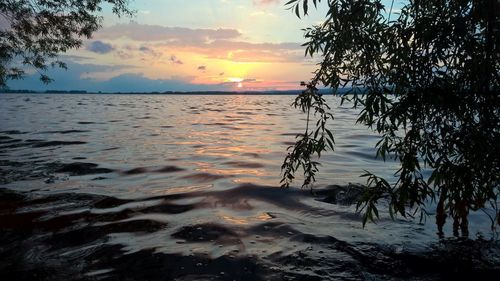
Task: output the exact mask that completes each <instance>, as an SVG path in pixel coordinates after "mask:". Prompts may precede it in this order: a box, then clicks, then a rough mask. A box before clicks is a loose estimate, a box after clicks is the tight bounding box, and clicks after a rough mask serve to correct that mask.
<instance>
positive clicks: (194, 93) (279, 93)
mask: <svg viewBox="0 0 500 281" xmlns="http://www.w3.org/2000/svg"><path fill="white" fill-rule="evenodd" d="M302 91H303V90H288V91H192V92H181V91H175V92H174V91H166V92H88V91H78V90H73V91H57V90H54V91H31V90H3V91H0V95H2V94H45V95H75V94H87V95H220V96H224V95H255V96H258V95H282V96H285V95H298V94H300V93H301V92H302ZM347 91H348V89H341V90H338V91H337V93H338V94H343V93H345V92H347ZM319 92H320V93H322V94H331V93H332V90H331V89H320V90H319Z"/></svg>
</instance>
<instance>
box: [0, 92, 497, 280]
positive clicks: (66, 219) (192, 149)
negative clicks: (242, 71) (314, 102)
mask: <svg viewBox="0 0 500 281" xmlns="http://www.w3.org/2000/svg"><path fill="white" fill-rule="evenodd" d="M293 99H294V97H293V96H244V95H232V96H198V95H192V96H191V95H175V96H159V95H158V96H157V95H0V131H1V132H0V161H1V162H0V165H1V166H0V168H1V170H0V171H1V172H2V174H0V176H1V182H0V183H1V184H2V186H3V187H6V188H8V189H11V190H15V191H17V192H22V193H21V194H23V196H26V198H25V197H22V198H18V197H15V196H14V199H12V198H10V197H9V199H8V200H7V199H5V200H4V201H1V200H0V202H3V203H1V204H0V206H3V208H2V211H1V212H0V214H2V215H3V216H2V218H3V219H0V221H3V222H2V223H0V225H1V226H2V228H3V229H6V230H7V229H8V230H9V231H14V232H13V233H14V234H12V233H11V232H8V233H7V234H6V237H0V238H3V239H4V240H5V239H7V240H8V239H12V243H13V244H12V245H15V247H17V249H24V250H25V251H26V254H25V255H23V258H22V259H23V260H24V263H28V264H35V265H38V267H37V266H34V265H33V266H32V267H33V268H35V269H36V270H39V267H41V268H43V270H41V272H38V271H36V273H37V274H39V275H38V276H44V275H43V274H46V275H51V276H54V274H55V273H54V272H52V271H50V270H51V269H53V270H54V271H55V272H58V273H57V274H55V276H56V277H58V278H65V275H64V274H68V275H69V276H79V278H82V279H86V278H90V279H92V278H97V279H101V278H104V279H106V278H111V279H114V278H118V279H120V278H119V276H121V275H120V274H126V275H127V274H132V276H134V278H137V279H149V278H152V279H157V278H159V277H160V276H163V277H164V276H168V277H169V278H181V279H190V278H191V279H200V278H201V279H203V278H206V279H224V280H225V279H228V280H233V279H244V280H257V279H260V278H263V279H266V278H270V279H277V278H278V277H279V278H281V279H294V278H295V279H297V278H298V279H297V280H301V279H303V278H306V277H307V278H309V279H318V280H321V279H332V280H336V279H355V280H357V279H367V278H368V279H370V278H375V277H374V276H379V277H378V278H382V277H380V276H384V275H385V274H387V273H384V272H383V273H380V272H379V271H380V270H379V271H377V265H370V262H367V261H368V260H369V259H374V258H375V259H377V260H381V261H384V259H387V261H386V263H387V264H395V261H398V262H401V259H400V258H397V257H396V258H395V257H394V255H396V256H397V255H398V254H401V253H408V252H422V251H424V252H425V251H427V250H429V248H430V247H431V245H433V243H435V242H437V236H436V235H435V232H436V230H435V227H434V224H433V219H432V217H430V219H429V220H428V222H427V223H426V224H419V223H418V221H406V220H397V221H396V222H393V221H391V220H389V219H387V216H386V215H384V213H383V214H382V217H383V218H382V219H381V220H380V221H379V222H378V223H377V224H370V225H368V226H367V227H366V228H364V229H363V228H362V226H361V222H360V218H359V216H358V215H356V214H355V212H354V209H355V208H354V206H349V205H338V204H330V203H325V202H322V201H320V200H319V199H321V198H319V197H320V196H318V195H317V196H313V195H311V194H310V193H309V192H308V191H303V190H300V189H298V188H292V189H288V190H283V189H280V188H277V186H279V180H280V166H281V164H282V161H283V158H284V156H285V153H286V148H287V147H288V146H289V145H291V144H293V141H294V136H295V135H296V134H297V133H300V132H302V131H303V130H304V126H305V123H304V117H305V116H304V115H302V114H300V113H299V112H298V111H297V110H296V109H293V108H291V107H290V106H289V105H290V104H291V102H292V100H293ZM328 99H329V102H330V104H331V105H332V107H333V108H334V115H335V117H336V119H335V121H334V122H333V124H332V129H333V131H334V132H335V135H336V151H335V152H334V153H332V152H330V153H327V154H325V155H323V156H322V159H321V162H322V164H323V167H322V168H321V173H320V175H319V176H318V178H317V180H318V182H317V185H316V186H317V188H319V190H321V188H323V187H326V186H328V185H347V184H349V183H363V182H364V180H363V179H361V178H360V177H359V175H360V174H362V173H363V171H364V170H369V171H371V172H375V173H377V174H379V175H383V176H386V177H390V176H391V175H392V174H393V173H394V171H395V170H396V169H397V165H396V163H394V162H390V161H389V162H383V161H381V160H378V159H375V150H374V148H373V146H374V144H375V143H376V141H377V136H376V135H375V134H373V133H372V132H370V131H368V130H367V129H366V128H364V127H362V126H356V125H354V123H355V119H356V112H355V111H354V110H353V109H351V108H349V107H340V106H339V101H338V100H337V98H335V97H328ZM296 185H300V178H299V179H298V181H297V182H296ZM319 193H320V194H321V192H319ZM2 204H3V205H2ZM383 204H384V203H383V202H381V205H382V206H383ZM431 211H432V210H431ZM471 217H472V218H471V230H472V231H471V233H474V234H476V233H481V235H483V236H486V237H490V236H492V235H494V233H492V232H491V231H490V229H489V225H490V224H489V220H488V218H487V217H486V216H484V215H481V214H480V213H477V214H472V215H471ZM13 220H15V221H16V222H15V223H14V222H12V221H13ZM26 229H30V231H31V232H29V233H28V234H26V233H25V232H26ZM19 231H20V233H21V234H19V233H18V232H19ZM23 231H24V232H23ZM32 231H35V232H36V231H39V232H40V233H41V234H40V235H34V234H33V232H32ZM37 233H38V232H37ZM448 233H449V234H450V235H451V231H449V230H448ZM9 235H10V236H9ZM22 235H25V236H26V237H25V236H22ZM20 237H24V238H29V239H28V240H27V241H30V242H29V243H28V242H23V241H19V240H20ZM27 243H28V244H27ZM33 245H36V246H37V247H39V249H38V250H33ZM47 245H49V246H47ZM12 247H14V246H12ZM35 248H36V247H35ZM5 249H7V250H5ZM103 249H104V250H103ZM3 250H4V251H7V253H9V252H8V251H9V248H8V247H7V248H5V247H3ZM11 250H12V249H11ZM12 251H13V250H12ZM99 251H103V252H99ZM12 255H14V254H12ZM380 255H382V256H380ZM7 256H8V255H7ZM14 256H15V255H14ZM102 256H105V257H106V258H102ZM61 257H63V258H61ZM63 260H69V261H72V262H73V263H78V264H80V266H79V267H76V269H74V270H73V268H72V269H71V270H66V273H64V272H65V271H64V270H63V271H62V272H63V273H61V270H60V268H59V267H58V266H61V263H63V264H64V262H63ZM138 260H142V261H143V263H144V264H141V262H140V261H138ZM134 261H136V262H137V264H135V265H134ZM40 264H41V265H42V266H40ZM148 264H149V266H151V267H152V268H153V269H152V270H154V271H155V272H156V273H155V274H158V275H155V274H153V273H151V274H153V275H151V276H150V275H147V273H146V271H147V270H146V271H144V270H143V271H141V270H137V271H133V272H132V273H131V268H134V266H136V267H140V268H144V267H147V266H148ZM167 264H168V266H167ZM382 266H386V265H382ZM240 267H241V268H240ZM372 267H374V268H375V269H374V268H372ZM0 268H1V266H0ZM235 268H236V269H235ZM252 268H253V269H252ZM409 268H410V269H408V270H407V271H408V272H410V273H408V274H417V273H415V272H419V270H418V269H413V268H412V267H411V266H409ZM35 269H33V270H35ZM235 270H236V271H235ZM252 270H253V271H252ZM412 270H413V271H412ZM233 271H234V272H233ZM13 272H18V273H19V272H24V273H26V272H28V273H26V274H32V273H33V272H32V271H30V270H28V269H25V268H23V269H20V270H18V271H15V270H14V271H13ZM74 272H76V273H74ZM405 272H406V271H405ZM61 274H62V275H61ZM72 274H77V275H72ZM134 274H135V275H134ZM245 274H246V275H245ZM398 274H399V273H398ZM401 274H403V273H401ZM236 276H240V277H241V278H239V277H238V278H236ZM398 276H399V275H397V276H396V277H398ZM401 276H403V277H404V276H405V275H404V274H403V275H401ZM401 276H399V277H401ZM28 277H29V276H28ZM399 277H398V278H399ZM403 277H401V278H403ZM382 279H383V278H382ZM403 279H404V278H403Z"/></svg>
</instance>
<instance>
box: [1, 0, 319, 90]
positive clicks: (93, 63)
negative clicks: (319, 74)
mask: <svg viewBox="0 0 500 281" xmlns="http://www.w3.org/2000/svg"><path fill="white" fill-rule="evenodd" d="M286 2H287V1H284V0H135V1H131V8H132V9H134V10H136V11H137V13H136V15H135V16H134V17H133V18H128V17H123V18H117V17H116V16H115V15H113V14H112V13H111V12H110V9H109V7H105V9H104V12H103V14H104V22H103V28H102V29H101V30H100V31H98V32H97V33H95V34H94V37H93V38H92V39H91V40H86V41H85V42H84V46H83V47H82V48H80V49H79V50H74V51H71V52H68V53H66V54H64V55H62V56H61V58H62V60H63V61H65V62H67V64H68V67H69V69H68V70H67V71H65V70H58V69H54V70H50V71H49V72H48V74H49V76H51V78H53V79H55V81H54V82H52V83H51V84H49V85H44V84H43V83H41V82H40V81H39V80H38V75H35V74H33V75H30V76H28V77H27V78H26V79H24V80H21V81H13V82H10V83H9V86H10V88H12V89H30V90H50V89H54V90H87V91H104V92H116V91H128V92H141V91H144V92H148V91H196V90H287V89H297V88H299V83H300V81H303V80H308V79H309V78H310V76H311V72H312V71H313V70H314V69H315V67H316V66H315V64H316V62H317V60H314V59H311V58H306V57H304V47H301V46H300V45H301V44H302V43H303V42H304V39H303V31H302V30H301V29H302V28H306V27H309V26H311V25H312V24H314V23H319V22H321V20H322V19H323V18H324V16H325V14H326V7H325V4H324V3H322V5H320V6H319V7H318V10H313V11H311V12H310V15H309V16H307V17H305V18H303V19H298V18H297V17H296V16H295V15H294V14H293V13H292V12H291V11H290V10H286V7H285V6H284V4H285V3H286ZM323 2H325V1H323Z"/></svg>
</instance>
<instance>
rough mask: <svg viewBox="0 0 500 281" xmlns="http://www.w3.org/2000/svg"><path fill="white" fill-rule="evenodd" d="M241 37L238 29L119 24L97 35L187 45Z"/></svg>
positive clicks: (108, 37) (106, 28) (102, 30)
mask: <svg viewBox="0 0 500 281" xmlns="http://www.w3.org/2000/svg"><path fill="white" fill-rule="evenodd" d="M240 36H241V33H240V32H239V31H238V30H236V29H227V28H219V29H206V28H204V29H191V28H185V27H165V26H160V25H147V24H138V23H129V24H118V25H114V26H110V27H105V28H103V29H101V30H100V31H98V32H97V33H96V34H95V37H96V38H102V39H117V38H120V37H128V38H130V39H132V40H136V41H169V42H177V43H185V44H193V43H201V42H206V41H210V40H221V39H234V38H238V37H240Z"/></svg>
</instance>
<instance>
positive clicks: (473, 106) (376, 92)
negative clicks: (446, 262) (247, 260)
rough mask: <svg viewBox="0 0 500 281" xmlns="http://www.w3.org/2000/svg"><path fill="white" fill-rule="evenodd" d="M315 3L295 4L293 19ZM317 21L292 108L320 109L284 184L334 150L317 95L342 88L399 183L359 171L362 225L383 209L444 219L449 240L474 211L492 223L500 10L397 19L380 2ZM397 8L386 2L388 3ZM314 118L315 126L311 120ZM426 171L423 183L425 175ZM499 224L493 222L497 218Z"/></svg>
mask: <svg viewBox="0 0 500 281" xmlns="http://www.w3.org/2000/svg"><path fill="white" fill-rule="evenodd" d="M318 2H321V0H291V1H289V2H288V5H289V7H290V8H291V9H293V11H294V12H295V13H296V14H297V15H298V16H301V15H302V14H307V12H308V8H309V6H312V5H314V6H315V5H316V4H317V3H318ZM326 2H327V4H328V11H327V14H326V19H325V21H324V22H323V23H322V24H319V25H316V26H313V27H311V28H308V29H306V30H305V38H306V40H307V42H306V43H305V47H306V55H310V56H315V55H316V56H321V58H322V62H321V63H320V64H319V67H318V69H317V71H316V72H315V75H314V77H313V78H312V79H311V81H310V82H309V83H306V84H305V85H306V86H307V89H306V90H305V91H304V92H303V93H302V94H301V95H299V96H298V97H297V99H296V101H295V106H296V107H300V108H301V109H302V110H303V111H304V112H307V113H308V115H310V114H312V113H314V112H316V115H315V117H316V120H317V123H313V125H314V124H316V126H315V127H314V126H313V125H309V122H311V121H312V120H308V125H307V129H306V131H305V133H304V134H301V135H299V136H298V137H297V142H296V144H295V146H293V147H292V148H291V150H290V152H289V153H288V156H287V157H286V159H285V162H284V164H283V166H282V170H283V180H282V183H283V186H285V187H288V186H289V184H290V183H291V182H292V180H293V179H294V173H295V171H296V170H298V169H300V168H302V169H303V170H304V177H305V182H304V186H308V185H309V184H311V183H312V182H313V181H314V175H315V174H316V173H317V172H318V164H319V163H318V162H317V161H316V160H314V159H316V156H320V155H321V152H323V151H325V150H327V149H332V150H333V149H334V139H333V134H332V133H331V132H330V131H328V129H327V128H328V125H327V121H328V120H331V119H332V118H333V115H331V114H330V113H329V112H328V105H327V104H326V103H325V100H324V99H323V98H322V97H321V95H320V94H319V93H318V91H317V88H318V87H320V86H326V87H329V88H333V90H334V91H335V90H337V89H339V88H344V87H345V88H349V89H350V90H349V94H347V95H344V96H342V102H345V101H349V102H352V104H353V106H354V107H358V108H360V109H361V113H360V115H359V116H358V122H359V123H362V124H365V125H366V126H368V127H369V128H371V129H373V130H375V131H376V132H378V133H379V134H380V136H381V137H380V141H379V142H378V143H377V145H376V147H377V156H378V157H381V158H383V159H386V158H387V157H390V158H394V159H396V160H397V161H399V162H400V169H399V170H398V171H397V172H396V174H395V175H396V178H397V181H395V182H389V181H388V180H386V179H383V178H380V177H378V176H376V175H374V174H371V173H369V172H367V173H366V174H365V175H364V176H366V177H367V178H368V181H367V187H366V191H365V193H364V196H363V197H362V198H361V199H360V201H359V202H358V210H359V211H361V212H364V217H363V223H366V222H367V220H373V219H374V217H376V216H377V217H378V210H377V202H378V201H379V200H381V199H386V200H388V202H389V213H390V214H391V216H393V215H398V214H399V215H402V216H404V217H406V216H414V215H415V214H417V213H418V212H419V211H420V214H421V215H422V216H424V215H425V214H429V213H434V212H433V211H432V210H426V209H425V206H426V204H427V203H430V202H436V203H437V208H436V210H435V215H436V223H437V225H438V228H439V231H440V232H441V233H442V227H443V225H444V223H445V220H446V217H447V216H450V217H451V218H452V219H453V228H454V233H455V235H458V231H459V230H461V232H462V234H463V235H468V220H467V217H468V214H469V212H470V211H477V210H482V209H483V208H485V207H489V208H490V210H491V209H493V210H495V215H491V214H490V218H491V219H492V227H493V226H494V225H495V224H500V218H499V215H500V214H499V213H498V209H497V201H498V196H499V194H500V3H499V2H498V1H497V0H425V1H423V0H409V1H403V3H401V4H402V5H403V7H402V8H401V9H400V11H398V12H397V13H396V12H393V11H391V10H392V5H391V6H389V7H387V6H384V5H383V3H382V1H380V0H327V1H326ZM393 4H394V2H393ZM310 118H313V116H311V117H310ZM424 168H427V169H430V170H431V171H432V174H431V175H430V177H425V176H424V175H423V173H422V172H423V169H424ZM495 220H496V222H495Z"/></svg>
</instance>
